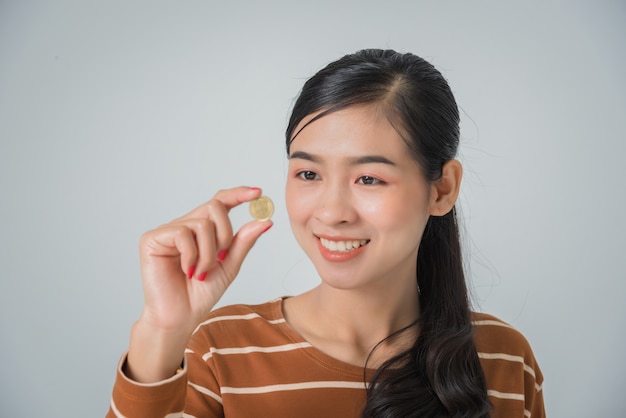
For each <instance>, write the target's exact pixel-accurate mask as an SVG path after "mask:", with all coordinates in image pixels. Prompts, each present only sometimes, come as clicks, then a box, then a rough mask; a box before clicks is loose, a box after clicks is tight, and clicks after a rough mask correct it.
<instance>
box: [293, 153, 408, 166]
mask: <svg viewBox="0 0 626 418" xmlns="http://www.w3.org/2000/svg"><path fill="white" fill-rule="evenodd" d="M293 158H297V159H301V160H307V161H311V162H314V163H319V162H320V161H321V159H320V158H319V157H318V156H316V155H313V154H309V153H308V152H304V151H294V152H292V153H291V155H290V156H289V159H290V160H291V159H293ZM349 164H350V165H360V164H387V165H391V166H396V163H394V162H393V161H391V160H390V159H388V158H386V157H383V156H382V155H363V156H361V157H353V158H350V159H349Z"/></svg>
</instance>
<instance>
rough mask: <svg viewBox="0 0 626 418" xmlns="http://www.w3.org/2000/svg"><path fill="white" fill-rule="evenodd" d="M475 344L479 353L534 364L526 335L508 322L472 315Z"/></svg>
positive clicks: (487, 316) (482, 315)
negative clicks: (516, 357) (497, 354)
mask: <svg viewBox="0 0 626 418" xmlns="http://www.w3.org/2000/svg"><path fill="white" fill-rule="evenodd" d="M472 327H473V330H474V343H475V345H476V349H477V350H478V352H479V353H480V352H484V353H502V354H508V355H511V356H520V357H522V358H524V359H528V360H529V361H532V362H534V355H533V352H532V349H531V347H530V344H529V343H528V340H527V339H526V337H524V335H523V334H522V333H521V332H519V331H518V330H517V329H515V328H514V327H513V326H511V325H510V324H508V323H507V322H505V321H503V320H501V319H499V318H497V317H495V316H493V315H489V314H486V313H479V312H473V313H472Z"/></svg>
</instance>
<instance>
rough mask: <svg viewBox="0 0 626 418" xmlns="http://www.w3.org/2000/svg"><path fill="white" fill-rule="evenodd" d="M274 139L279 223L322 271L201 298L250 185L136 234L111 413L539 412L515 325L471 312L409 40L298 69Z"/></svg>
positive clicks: (446, 165) (223, 263) (424, 80)
mask: <svg viewBox="0 0 626 418" xmlns="http://www.w3.org/2000/svg"><path fill="white" fill-rule="evenodd" d="M286 140H287V154H288V158H289V171H288V180H287V186H286V201H287V209H288V213H289V218H290V222H291V227H292V229H293V232H294V234H295V237H296V239H297V240H298V242H299V244H300V245H301V246H302V248H303V249H304V251H305V252H306V254H307V255H308V256H309V258H310V259H311V260H312V262H313V264H314V265H315V268H316V270H317V272H318V274H319V276H320V279H321V281H320V284H319V286H317V287H316V288H314V289H312V290H310V291H309V292H306V293H304V294H302V295H299V296H295V297H290V298H280V299H277V300H274V301H271V302H268V303H265V304H262V305H256V306H244V305H240V306H230V307H225V308H221V309H218V310H216V311H214V312H211V309H212V308H213V306H214V305H215V304H216V303H217V301H218V300H219V298H220V297H221V295H222V294H223V293H224V291H225V290H226V288H227V287H228V285H229V284H230V283H231V282H232V280H233V279H234V278H235V276H236V275H237V272H238V270H239V268H240V266H241V264H242V262H243V260H244V258H245V256H246V254H247V253H248V251H249V250H250V248H251V247H252V246H253V245H254V243H255V242H256V240H257V238H259V237H260V235H262V234H263V233H264V232H265V231H267V230H268V229H269V228H270V227H271V225H272V223H271V221H269V220H268V221H262V222H258V221H257V222H251V223H248V224H246V225H244V226H242V227H241V229H240V230H239V231H237V233H236V234H233V230H232V227H231V224H230V222H229V218H228V211H229V210H230V209H232V208H233V207H235V206H237V205H240V204H242V203H244V202H247V201H250V200H252V199H254V198H256V197H258V196H260V195H261V190H260V189H258V188H248V187H238V188H234V189H230V190H223V191H220V192H218V193H217V194H216V195H215V196H214V197H213V199H211V200H210V201H209V202H207V203H206V204H204V205H202V206H200V207H199V208H197V209H195V210H194V211H192V212H190V213H189V214H187V215H185V216H183V217H181V218H179V219H177V220H175V221H173V222H171V223H169V224H166V225H164V226H161V227H159V228H157V229H155V230H153V231H150V232H148V233H146V234H144V236H143V237H142V240H141V245H140V251H141V266H142V280H143V286H144V293H145V305H144V309H143V311H142V314H141V317H140V319H139V320H138V321H137V323H135V325H134V327H133V330H132V333H131V341H130V348H129V351H128V354H127V356H125V357H124V358H123V359H122V361H121V362H120V368H119V370H118V376H117V380H116V383H115V387H114V390H113V398H112V403H111V409H110V410H109V415H108V416H111V417H113V416H120V417H121V416H125V417H135V416H137V417H139V416H142V417H143V416H150V417H162V416H167V417H174V416H185V417H188V416H192V417H200V416H202V417H205V416H211V417H219V416H226V417H244V416H245V417H257V416H261V417H350V416H352V417H358V416H363V417H414V416H415V417H444V416H450V417H487V416H491V417H529V416H531V417H542V416H545V412H544V407H543V398H542V391H541V384H542V380H543V379H542V376H541V372H540V370H539V368H538V366H537V364H536V362H535V359H534V356H533V354H532V351H531V349H530V347H529V345H528V343H527V342H526V341H525V339H524V338H523V337H522V336H521V335H520V334H519V333H518V332H516V331H515V330H514V329H512V328H511V327H510V326H508V325H507V324H505V323H504V322H502V321H500V320H498V319H496V318H494V317H491V316H488V315H485V314H477V313H472V312H470V308H469V303H468V297H467V289H466V284H465V279H464V275H463V269H462V262H461V251H460V246H459V237H458V228H457V223H456V215H455V210H454V205H455V202H456V199H457V196H458V193H459V187H460V183H461V177H462V168H461V165H460V163H459V162H458V161H456V160H455V159H454V158H455V155H456V152H457V147H458V142H459V115H458V110H457V106H456V103H455V100H454V97H453V95H452V93H451V91H450V88H449V87H448V84H447V82H446V81H445V79H444V78H443V77H442V76H441V74H440V73H439V72H438V71H437V70H436V69H435V68H434V67H433V66H432V65H430V64H429V63H428V62H426V61H424V60H423V59H421V58H419V57H417V56H415V55H412V54H399V53H396V52H394V51H390V50H386V51H383V50H365V51H360V52H357V53H356V54H352V55H348V56H345V57H343V58H341V59H339V60H338V61H336V62H334V63H331V64H329V65H328V66H327V67H326V68H324V69H322V70H321V71H320V72H318V73H317V74H316V75H315V76H313V77H312V78H311V79H310V80H308V81H307V82H306V83H305V85H304V87H303V89H302V92H301V94H300V96H299V98H298V100H297V101H296V103H295V106H294V109H293V113H292V116H291V119H290V121H289V126H288V128H287V132H286ZM183 411H184V413H183Z"/></svg>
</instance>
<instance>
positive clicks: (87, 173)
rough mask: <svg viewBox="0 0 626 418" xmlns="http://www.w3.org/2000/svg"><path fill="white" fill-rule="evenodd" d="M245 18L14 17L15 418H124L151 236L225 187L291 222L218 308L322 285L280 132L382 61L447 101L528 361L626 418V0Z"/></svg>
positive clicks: (8, 185) (509, 315)
mask: <svg viewBox="0 0 626 418" xmlns="http://www.w3.org/2000/svg"><path fill="white" fill-rule="evenodd" d="M226 3H227V2H211V1H176V2H175V1H167V2H162V1H150V2H148V1H145V2H142V1H134V2H123V1H113V2H104V1H100V2H96V1H56V2H51V1H39V2H35V1H2V0H0V199H1V206H0V278H1V281H0V338H1V342H0V370H1V373H0V376H1V377H0V384H1V386H0V416H2V417H8V416H11V417H41V416H53V417H61V416H62V417H96V416H102V415H104V413H105V411H106V409H107V407H108V402H109V397H110V391H111V387H112V384H113V379H114V375H115V367H116V364H117V361H118V359H119V356H120V355H121V354H122V352H123V351H124V350H125V348H126V345H127V343H128V335H129V330H130V326H131V324H132V322H133V321H134V320H135V319H136V318H137V316H138V314H139V312H140V309H141V305H142V293H141V289H140V278H139V274H138V272H139V269H138V257H137V242H138V239H139V236H140V235H141V233H142V232H143V231H145V230H147V229H150V228H153V227H155V226H157V225H159V224H161V223H164V222H166V221H168V220H170V219H171V218H174V217H177V216H179V215H181V214H183V213H186V212H187V211H188V210H190V209H192V208H193V207H195V206H196V205H198V204H200V203H202V202H203V201H205V200H207V199H209V198H210V197H211V196H212V195H213V193H214V192H215V191H216V190H218V189H220V188H224V187H231V186H235V185H241V184H245V185H250V186H260V187H263V188H264V190H265V192H266V193H267V194H268V195H270V196H271V197H272V198H273V199H274V201H275V203H276V206H277V213H276V215H275V217H274V220H275V226H274V228H273V229H272V230H270V232H268V234H266V235H265V236H263V237H262V239H261V240H260V242H259V243H258V245H257V246H256V247H255V248H254V249H253V251H252V254H251V255H250V257H249V259H248V260H247V261H246V263H245V265H244V268H243V270H242V272H241V274H240V277H239V278H238V280H237V281H236V282H235V283H234V284H233V286H232V288H231V289H229V291H228V293H227V294H226V295H225V297H224V299H223V300H222V302H221V304H227V303H233V302H249V303H256V302H263V301H266V300H268V299H271V298H274V297H275V296H278V295H286V294H295V293H298V292H301V291H304V290H306V289H308V288H309V287H311V286H313V285H315V283H316V281H317V280H316V278H315V273H314V270H313V269H312V267H311V266H310V264H309V262H308V260H307V259H306V257H305V256H304V255H303V253H302V252H301V250H300V249H299V247H298V246H297V244H296V242H295V240H294V239H293V238H292V236H291V233H290V230H289V226H288V221H287V217H286V212H285V209H284V198H283V187H284V182H285V169H286V160H285V156H284V150H283V139H282V135H283V131H284V128H285V126H286V120H287V117H288V114H289V109H290V106H291V104H292V100H293V98H294V96H295V95H296V94H297V92H298V90H299V88H300V86H301V84H302V83H303V81H304V80H305V79H306V78H308V77H309V76H310V75H312V74H313V73H314V72H315V71H316V70H317V69H319V68H320V67H321V66H323V65H325V64H326V63H328V62H329V61H331V60H334V59H336V58H338V57H340V56H341V55H343V54H345V53H349V52H353V51H355V50H357V49H360V48H365V47H383V48H384V47H391V48H394V49H397V50H400V51H412V52H415V53H417V54H418V55H421V56H423V57H425V58H427V59H429V60H430V61H431V62H433V63H434V64H435V65H436V66H437V67H438V68H439V69H440V70H441V71H442V72H443V73H444V74H445V76H446V77H447V78H448V79H449V81H450V83H451V85H452V88H453V90H454V92H455V94H456V97H457V100H458V103H459V105H460V107H461V108H462V111H463V121H462V135H463V146H462V151H461V155H460V159H461V160H462V162H463V163H464V165H465V169H466V173H465V174H466V176H465V178H464V184H463V187H464V189H463V193H462V196H461V203H460V205H461V209H462V218H463V224H464V229H465V234H464V241H465V248H466V260H467V263H468V269H469V272H470V275H471V278H472V286H473V292H474V296H475V302H476V306H477V308H478V309H481V310H484V311H488V312H490V313H493V314H495V315H498V316H500V317H501V318H503V319H504V320H506V321H509V322H510V323H512V324H513V325H515V326H516V327H517V328H518V329H520V330H521V331H522V332H523V333H524V334H525V335H526V336H527V337H528V339H529V340H530V341H531V344H532V346H533V348H534V350H535V353H536V356H537V358H538V359H539V362H540V364H541V367H542V369H543V372H544V374H545V376H546V384H545V396H546V405H547V409H548V413H549V415H550V416H551V417H591V416H593V417H617V416H624V414H625V413H626V401H625V400H624V397H623V395H622V392H623V389H624V387H626V377H625V376H626V367H625V361H624V359H623V352H624V346H625V344H626V337H625V336H624V323H625V319H626V304H624V291H625V290H626V286H625V285H624V279H625V278H626V277H625V274H624V270H623V260H624V259H623V254H622V253H623V252H624V250H625V249H626V245H625V244H626V242H625V238H624V237H625V233H626V226H625V225H626V224H625V221H624V215H623V213H624V209H625V193H624V190H625V188H624V186H623V181H622V179H623V177H624V175H625V174H626V171H625V169H624V166H623V164H622V161H623V157H624V154H625V151H626V146H625V144H624V120H625V114H626V82H625V81H624V78H625V75H626V54H625V53H624V41H625V40H626V6H625V3H624V2H623V1H587V2H581V1H567V2H566V1H562V2H559V1H547V2H545V1H524V2H515V3H513V2H503V1H492V2H486V1H472V2H466V1H458V2H450V1H439V2H434V1H433V2H421V1H385V2H382V1H358V2H357V1H350V2H348V1H344V2H338V1H327V0H318V1H315V2H294V1H285V2H276V1H264V2H256V1H247V2H237V1H233V2H230V3H228V4H226ZM233 218H234V222H235V223H236V224H241V223H242V222H243V221H245V220H247V218H248V216H247V214H246V209H245V208H243V209H240V210H236V211H235V212H234V213H233Z"/></svg>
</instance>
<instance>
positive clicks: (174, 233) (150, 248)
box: [140, 224, 198, 274]
mask: <svg viewBox="0 0 626 418" xmlns="http://www.w3.org/2000/svg"><path fill="white" fill-rule="evenodd" d="M140 249H141V254H142V256H143V257H144V258H145V260H146V261H147V262H148V263H150V260H151V259H152V258H156V257H158V258H162V257H179V258H180V266H181V269H182V271H183V272H184V273H185V274H187V273H188V272H189V271H190V270H192V269H193V268H194V266H195V264H196V260H197V258H198V248H197V244H196V237H195V233H194V232H192V231H191V230H190V229H189V228H188V227H187V226H185V225H174V224H169V225H165V226H162V227H159V228H158V229H155V230H152V231H150V232H147V233H145V234H144V235H143V236H142V237H141V240H140Z"/></svg>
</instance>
